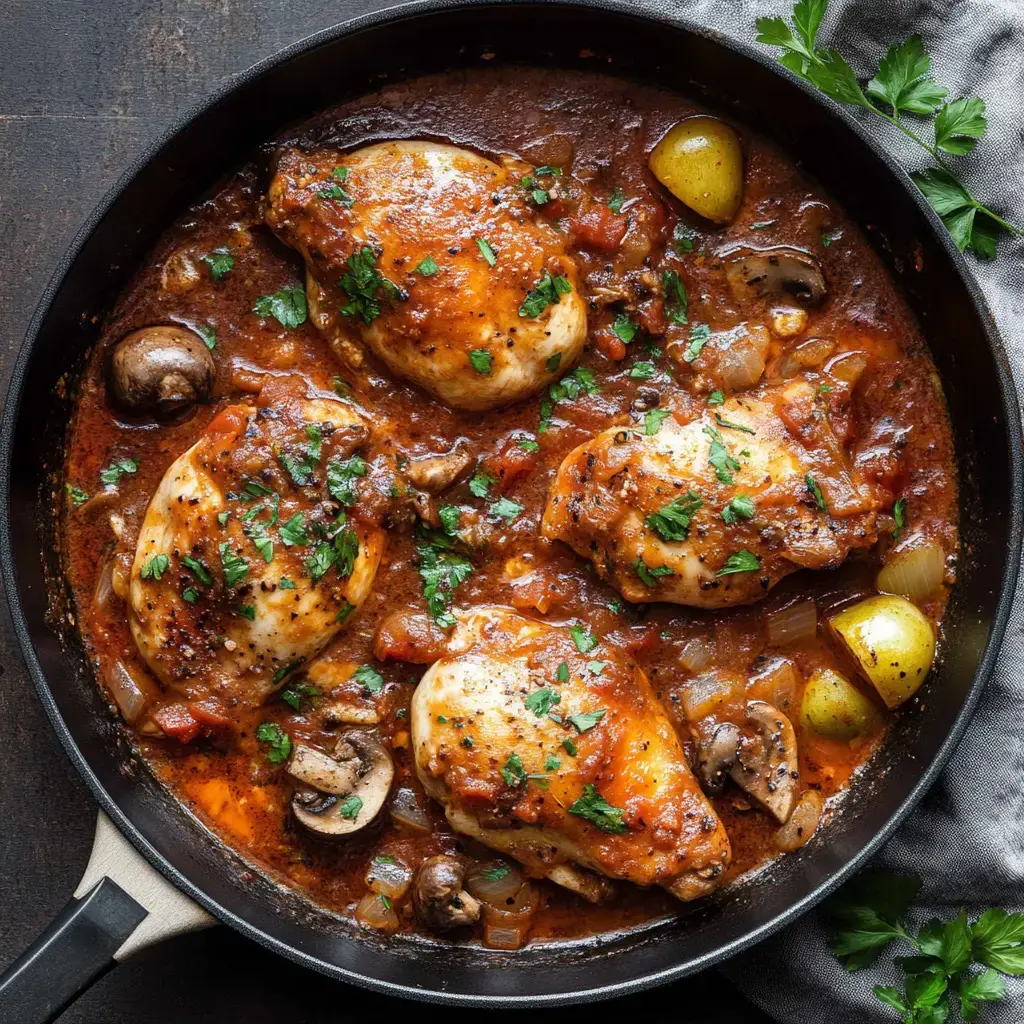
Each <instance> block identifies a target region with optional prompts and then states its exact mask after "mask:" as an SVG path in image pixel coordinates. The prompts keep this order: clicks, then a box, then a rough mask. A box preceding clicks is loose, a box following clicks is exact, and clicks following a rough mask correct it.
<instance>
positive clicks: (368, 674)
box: [352, 665, 384, 693]
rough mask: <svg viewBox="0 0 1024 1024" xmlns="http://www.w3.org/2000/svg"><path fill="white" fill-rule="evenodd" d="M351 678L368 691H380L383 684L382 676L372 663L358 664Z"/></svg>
mask: <svg viewBox="0 0 1024 1024" xmlns="http://www.w3.org/2000/svg"><path fill="white" fill-rule="evenodd" d="M352 678H353V679H354V680H355V681H356V682H357V683H358V684H359V685H360V686H361V687H362V688H363V689H364V690H366V691H367V692H369V693H380V691H381V689H382V688H383V686H384V677H383V676H382V675H381V674H380V673H379V672H378V671H377V670H376V669H375V668H374V667H373V666H372V665H360V666H359V668H357V669H356V670H355V672H353V673H352Z"/></svg>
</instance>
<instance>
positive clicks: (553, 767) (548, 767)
mask: <svg viewBox="0 0 1024 1024" xmlns="http://www.w3.org/2000/svg"><path fill="white" fill-rule="evenodd" d="M561 767H562V762H561V761H560V760H559V759H558V758H557V757H555V755H554V754H548V756H547V757H546V758H545V759H544V771H546V772H557V771H558V769H559V768H561Z"/></svg>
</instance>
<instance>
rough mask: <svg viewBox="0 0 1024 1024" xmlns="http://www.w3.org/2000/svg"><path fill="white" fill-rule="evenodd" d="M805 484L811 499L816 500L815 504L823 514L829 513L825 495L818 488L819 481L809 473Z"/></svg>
mask: <svg viewBox="0 0 1024 1024" xmlns="http://www.w3.org/2000/svg"><path fill="white" fill-rule="evenodd" d="M804 483H805V484H806V485H807V490H808V492H809V493H810V495H811V497H812V498H814V504H815V505H817V506H818V508H820V509H821V511H822V512H827V511H828V507H827V506H826V505H825V495H824V494H822V493H821V488H820V487H819V486H818V481H817V480H815V479H814V477H813V476H811V474H810V473H808V474H807V475H806V476H805V477H804Z"/></svg>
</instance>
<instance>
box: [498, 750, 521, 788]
mask: <svg viewBox="0 0 1024 1024" xmlns="http://www.w3.org/2000/svg"><path fill="white" fill-rule="evenodd" d="M501 777H502V778H503V779H504V780H505V784H506V785H508V786H512V787H516V788H517V787H519V786H525V785H526V769H525V768H524V767H523V762H522V761H521V760H520V759H519V755H518V754H516V753H512V754H509V756H508V760H507V761H506V762H505V766H504V767H503V768H502V769H501Z"/></svg>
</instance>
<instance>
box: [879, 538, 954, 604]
mask: <svg viewBox="0 0 1024 1024" xmlns="http://www.w3.org/2000/svg"><path fill="white" fill-rule="evenodd" d="M945 575H946V553H945V552H944V551H943V550H942V548H941V547H939V545H938V544H934V543H931V542H929V543H927V544H922V545H921V546H920V547H916V548H911V549H910V550H909V551H898V552H897V553H896V554H895V555H893V556H892V558H891V559H889V561H888V562H887V563H886V564H885V565H884V566H883V567H882V570H881V572H879V574H878V579H877V581H876V582H877V586H878V589H879V590H880V591H882V593H883V594H898V595H899V596H900V597H905V598H907V599H908V600H909V601H913V602H914V603H915V604H920V603H921V602H922V601H924V600H925V599H926V598H928V597H930V596H931V595H932V594H934V593H935V591H936V590H937V589H938V588H939V584H940V583H942V580H943V577H944V576H945Z"/></svg>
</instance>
